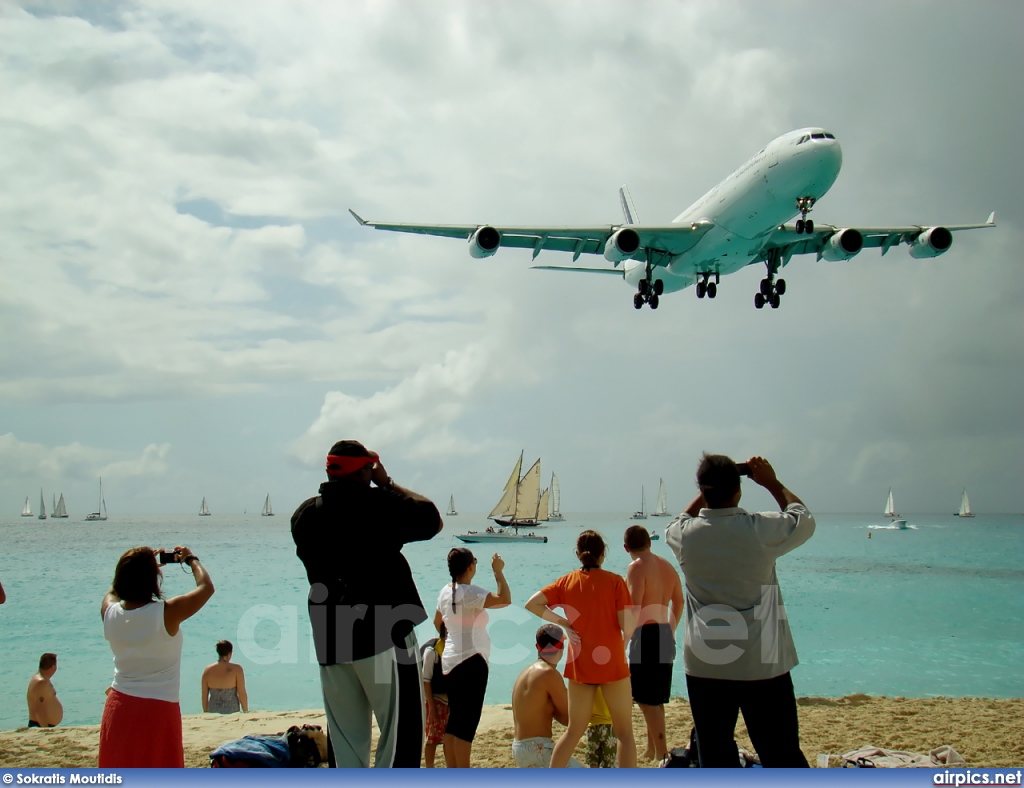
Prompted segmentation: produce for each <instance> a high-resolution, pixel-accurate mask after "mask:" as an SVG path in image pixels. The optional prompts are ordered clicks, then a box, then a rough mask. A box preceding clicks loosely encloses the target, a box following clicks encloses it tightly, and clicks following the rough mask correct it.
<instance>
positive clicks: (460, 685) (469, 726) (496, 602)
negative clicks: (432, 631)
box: [434, 547, 512, 769]
mask: <svg viewBox="0 0 1024 788" xmlns="http://www.w3.org/2000/svg"><path fill="white" fill-rule="evenodd" d="M504 568H505V562H504V561H502V560H501V556H500V555H498V554H497V553H495V554H494V557H493V558H492V559H491V569H492V570H493V571H494V580H495V583H496V584H497V586H498V591H497V593H495V594H492V593H491V592H489V591H488V590H487V589H486V588H481V587H480V586H475V585H473V578H474V577H476V558H474V557H473V553H471V552H470V551H469V550H468V549H467V548H465V547H454V548H452V549H451V551H449V553H448V574H449V575H450V576H451V578H452V582H451V583H449V584H448V585H446V586H445V587H444V588H442V589H441V595H440V596H439V597H438V600H437V611H436V612H435V613H434V627H436V629H437V631H438V632H441V631H442V626H444V627H445V628H447V636H446V637H445V641H444V651H443V652H442V653H441V671H442V673H443V674H444V676H445V677H446V679H445V683H446V685H447V687H448V709H449V713H448V727H447V729H446V730H445V734H444V758H445V764H446V765H447V766H448V768H450V769H451V768H466V769H468V768H469V758H470V754H471V753H472V749H473V738H474V737H475V736H476V729H477V726H478V725H479V724H480V713H481V711H483V707H484V692H485V691H486V689H487V673H488V667H487V659H488V657H489V656H490V653H491V640H490V638H489V637H488V636H487V618H488V616H487V612H486V610H487V609H488V608H499V607H508V605H509V604H510V603H511V602H512V592H511V591H510V590H509V587H508V583H507V582H506V581H505V575H504V574H503V572H502V570H504Z"/></svg>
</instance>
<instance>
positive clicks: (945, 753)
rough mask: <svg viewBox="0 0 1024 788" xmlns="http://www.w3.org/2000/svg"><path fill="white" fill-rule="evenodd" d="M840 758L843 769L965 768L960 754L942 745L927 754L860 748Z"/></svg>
mask: <svg viewBox="0 0 1024 788" xmlns="http://www.w3.org/2000/svg"><path fill="white" fill-rule="evenodd" d="M840 758H841V759H842V761H843V768H844V769H848V768H855V767H858V768H866V769H942V768H945V767H949V766H966V765H967V761H965V760H964V759H963V758H962V757H961V755H960V753H958V752H957V751H956V750H954V749H953V748H952V747H950V746H949V745H948V744H944V745H942V746H941V747H936V748H935V749H934V750H931V751H930V752H927V753H921V752H904V751H902V750H884V749H882V748H881V747H861V748H860V749H859V750H851V751H850V752H846V753H843V754H842V755H841V756H840Z"/></svg>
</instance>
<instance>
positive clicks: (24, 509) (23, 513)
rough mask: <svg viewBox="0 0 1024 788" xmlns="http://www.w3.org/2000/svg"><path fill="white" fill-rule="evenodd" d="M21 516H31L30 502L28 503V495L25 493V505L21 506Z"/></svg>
mask: <svg viewBox="0 0 1024 788" xmlns="http://www.w3.org/2000/svg"><path fill="white" fill-rule="evenodd" d="M21 516H22V517H31V516H32V504H30V503H29V502H28V496H27V495H26V496H25V505H24V506H23V507H21Z"/></svg>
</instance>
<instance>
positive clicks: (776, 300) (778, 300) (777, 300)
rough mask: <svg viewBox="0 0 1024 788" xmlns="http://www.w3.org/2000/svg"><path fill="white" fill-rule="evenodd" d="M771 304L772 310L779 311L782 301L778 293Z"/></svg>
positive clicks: (771, 300)
mask: <svg viewBox="0 0 1024 788" xmlns="http://www.w3.org/2000/svg"><path fill="white" fill-rule="evenodd" d="M770 303H771V305H772V309H778V308H779V304H781V303H782V299H781V298H779V294H778V293H776V294H775V295H773V296H772V297H771V299H770Z"/></svg>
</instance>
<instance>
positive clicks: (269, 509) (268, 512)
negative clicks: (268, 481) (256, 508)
mask: <svg viewBox="0 0 1024 788" xmlns="http://www.w3.org/2000/svg"><path fill="white" fill-rule="evenodd" d="M260 515H261V516H263V517H273V516H274V507H273V506H272V505H271V503H270V493H267V500H265V501H264V502H263V511H262V512H260Z"/></svg>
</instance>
